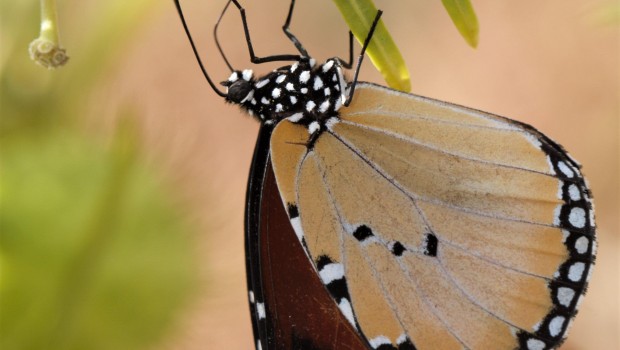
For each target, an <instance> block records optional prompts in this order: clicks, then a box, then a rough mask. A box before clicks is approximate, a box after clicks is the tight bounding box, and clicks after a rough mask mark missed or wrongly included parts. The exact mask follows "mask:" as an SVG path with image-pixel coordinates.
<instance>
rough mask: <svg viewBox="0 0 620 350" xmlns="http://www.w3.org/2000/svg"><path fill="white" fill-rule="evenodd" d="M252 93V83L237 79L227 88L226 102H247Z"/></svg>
mask: <svg viewBox="0 0 620 350" xmlns="http://www.w3.org/2000/svg"><path fill="white" fill-rule="evenodd" d="M251 93H252V83H251V82H249V81H246V80H243V79H239V80H237V81H235V82H233V83H230V85H229V86H228V92H227V94H226V100H227V101H230V102H233V103H238V104H239V103H243V102H245V101H247V100H248V99H249V98H251V97H252V96H250V95H251Z"/></svg>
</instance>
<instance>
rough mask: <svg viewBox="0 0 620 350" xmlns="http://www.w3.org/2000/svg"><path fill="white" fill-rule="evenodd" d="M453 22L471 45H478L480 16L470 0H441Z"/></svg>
mask: <svg viewBox="0 0 620 350" xmlns="http://www.w3.org/2000/svg"><path fill="white" fill-rule="evenodd" d="M441 2H442V3H443V6H444V7H445V8H446V10H447V11H448V14H449V15H450V18H452V22H454V25H455V26H456V29H458V30H459V33H461V36H463V38H464V39H465V41H467V43H468V44H469V46H471V47H474V48H475V47H477V46H478V18H476V13H475V12H474V8H473V7H472V6H471V2H469V0H441Z"/></svg>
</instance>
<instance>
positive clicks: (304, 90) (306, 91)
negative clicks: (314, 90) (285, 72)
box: [299, 88, 308, 94]
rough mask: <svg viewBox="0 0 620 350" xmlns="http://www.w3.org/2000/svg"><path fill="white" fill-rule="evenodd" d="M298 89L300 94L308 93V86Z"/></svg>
mask: <svg viewBox="0 0 620 350" xmlns="http://www.w3.org/2000/svg"><path fill="white" fill-rule="evenodd" d="M299 91H301V93H302V94H306V93H308V88H301V90H299Z"/></svg>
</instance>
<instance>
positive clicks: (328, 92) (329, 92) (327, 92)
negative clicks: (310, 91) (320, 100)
mask: <svg viewBox="0 0 620 350" xmlns="http://www.w3.org/2000/svg"><path fill="white" fill-rule="evenodd" d="M323 93H324V94H325V96H329V95H331V93H332V92H331V90H330V89H329V88H328V87H326V88H325V90H323Z"/></svg>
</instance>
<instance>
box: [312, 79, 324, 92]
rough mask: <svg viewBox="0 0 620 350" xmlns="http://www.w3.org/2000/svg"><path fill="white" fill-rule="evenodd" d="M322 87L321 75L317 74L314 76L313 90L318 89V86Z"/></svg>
mask: <svg viewBox="0 0 620 350" xmlns="http://www.w3.org/2000/svg"><path fill="white" fill-rule="evenodd" d="M322 87H323V80H322V79H321V77H319V76H317V77H315V78H314V86H313V88H314V90H318V89H320V88H322Z"/></svg>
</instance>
